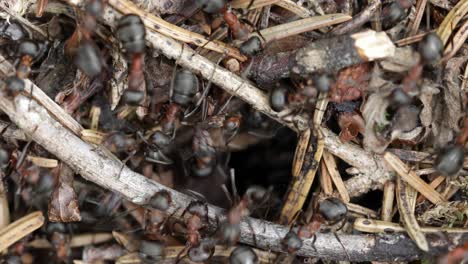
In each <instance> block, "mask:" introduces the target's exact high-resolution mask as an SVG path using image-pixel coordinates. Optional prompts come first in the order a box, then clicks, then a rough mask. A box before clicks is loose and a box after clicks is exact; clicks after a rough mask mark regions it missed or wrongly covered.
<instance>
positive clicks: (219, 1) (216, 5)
mask: <svg viewBox="0 0 468 264" xmlns="http://www.w3.org/2000/svg"><path fill="white" fill-rule="evenodd" d="M195 2H196V3H197V6H199V7H200V8H201V9H202V10H203V11H204V12H206V13H210V14H215V13H219V12H221V9H223V7H225V6H226V4H227V1H226V0H196V1H195Z"/></svg>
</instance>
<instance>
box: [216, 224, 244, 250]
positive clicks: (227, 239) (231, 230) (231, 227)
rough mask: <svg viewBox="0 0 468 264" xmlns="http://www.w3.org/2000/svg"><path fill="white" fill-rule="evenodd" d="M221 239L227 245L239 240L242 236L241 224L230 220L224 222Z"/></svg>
mask: <svg viewBox="0 0 468 264" xmlns="http://www.w3.org/2000/svg"><path fill="white" fill-rule="evenodd" d="M220 230H221V231H220V235H219V236H220V238H221V241H222V242H223V243H225V244H227V245H233V244H235V243H237V241H239V237H240V232H241V230H240V225H239V224H231V223H229V222H228V221H226V222H223V223H222V224H221V228H220Z"/></svg>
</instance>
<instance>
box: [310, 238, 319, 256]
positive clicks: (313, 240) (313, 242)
mask: <svg viewBox="0 0 468 264" xmlns="http://www.w3.org/2000/svg"><path fill="white" fill-rule="evenodd" d="M316 240H317V235H316V234H313V235H312V243H311V244H310V246H311V247H312V248H313V249H314V251H315V252H318V251H317V248H316V247H315V241H316Z"/></svg>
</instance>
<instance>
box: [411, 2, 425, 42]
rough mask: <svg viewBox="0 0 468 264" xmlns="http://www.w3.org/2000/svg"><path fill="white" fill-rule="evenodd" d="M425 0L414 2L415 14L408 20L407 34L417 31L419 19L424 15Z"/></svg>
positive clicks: (413, 33)
mask: <svg viewBox="0 0 468 264" xmlns="http://www.w3.org/2000/svg"><path fill="white" fill-rule="evenodd" d="M426 4H427V0H419V1H418V3H417V4H416V15H415V16H414V19H413V20H412V21H410V27H409V28H410V30H409V32H408V36H413V35H416V33H418V29H419V25H420V24H421V19H422V17H423V15H424V10H425V9H426Z"/></svg>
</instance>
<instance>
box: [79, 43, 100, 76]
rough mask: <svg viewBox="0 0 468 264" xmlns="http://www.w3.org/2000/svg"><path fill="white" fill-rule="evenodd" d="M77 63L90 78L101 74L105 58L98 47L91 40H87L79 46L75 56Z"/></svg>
mask: <svg viewBox="0 0 468 264" xmlns="http://www.w3.org/2000/svg"><path fill="white" fill-rule="evenodd" d="M74 62H75V65H76V66H77V67H78V69H80V71H82V72H83V73H84V74H85V75H86V76H88V77H89V78H93V77H95V76H97V75H99V74H100V73H101V71H102V67H103V60H102V57H101V53H100V51H99V49H98V47H97V46H96V45H95V44H94V43H92V42H91V41H85V42H83V43H81V45H80V46H79V47H78V51H77V53H76V55H75V58H74Z"/></svg>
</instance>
